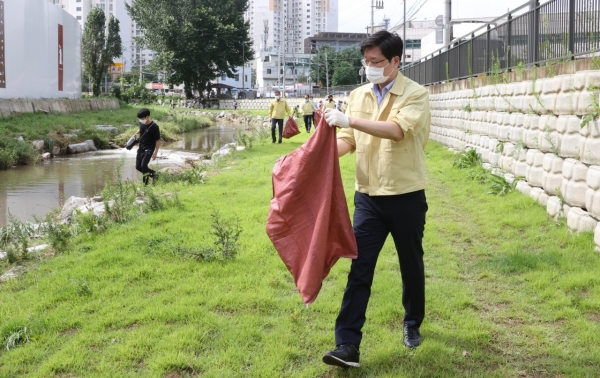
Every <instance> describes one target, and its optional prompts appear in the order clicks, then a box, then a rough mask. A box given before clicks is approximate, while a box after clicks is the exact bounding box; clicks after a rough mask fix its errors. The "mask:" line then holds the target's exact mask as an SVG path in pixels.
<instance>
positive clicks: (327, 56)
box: [310, 45, 362, 86]
mask: <svg viewBox="0 0 600 378" xmlns="http://www.w3.org/2000/svg"><path fill="white" fill-rule="evenodd" d="M361 59H362V55H361V54H360V50H359V49H357V48H345V49H342V50H340V51H335V49H334V48H333V47H331V46H328V45H323V46H320V47H319V49H318V50H317V51H316V52H314V55H313V56H312V64H311V69H310V72H311V80H312V82H313V83H319V82H321V83H322V84H323V86H326V85H327V84H326V82H327V73H326V70H325V67H327V69H328V71H329V85H330V86H331V85H350V84H356V83H360V76H359V74H358V71H359V70H360V68H361V66H362V65H361V63H360V60H361ZM337 71H341V72H340V73H337ZM336 73H337V75H336ZM334 77H336V80H334ZM342 78H343V79H342Z"/></svg>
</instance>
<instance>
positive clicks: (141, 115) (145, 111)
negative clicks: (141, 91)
mask: <svg viewBox="0 0 600 378" xmlns="http://www.w3.org/2000/svg"><path fill="white" fill-rule="evenodd" d="M149 115H150V109H148V108H142V109H140V111H139V112H138V116H137V117H138V118H146V117H148V116H149Z"/></svg>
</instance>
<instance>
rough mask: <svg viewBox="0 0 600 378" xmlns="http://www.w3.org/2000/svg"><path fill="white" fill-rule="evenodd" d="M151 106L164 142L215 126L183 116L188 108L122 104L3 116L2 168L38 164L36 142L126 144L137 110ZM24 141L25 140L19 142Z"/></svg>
mask: <svg viewBox="0 0 600 378" xmlns="http://www.w3.org/2000/svg"><path fill="white" fill-rule="evenodd" d="M142 107H148V108H149V109H150V111H151V113H152V114H151V117H152V118H153V119H155V120H156V121H157V123H158V124H159V125H160V127H161V131H162V134H163V139H164V140H166V141H169V140H175V139H176V138H177V134H180V133H184V132H187V131H191V130H195V129H199V128H203V127H207V126H210V125H212V121H211V120H210V118H208V117H198V116H191V115H184V113H185V112H187V111H188V110H186V109H177V108H176V109H174V110H172V109H170V108H168V107H161V106H146V105H144V106H132V105H125V104H123V105H121V108H120V109H115V110H100V111H86V112H80V113H72V114H49V115H46V114H44V113H33V114H23V115H19V116H12V117H0V134H1V135H3V136H4V140H3V141H0V169H2V168H8V167H11V166H13V165H16V164H31V163H35V161H36V160H37V159H38V157H39V154H38V152H37V151H35V149H34V148H33V147H32V145H31V142H32V141H34V140H44V142H45V143H44V149H45V150H47V151H51V150H52V147H53V146H58V147H59V148H62V149H64V148H66V146H67V144H70V143H78V142H82V141H84V140H88V139H91V140H93V141H94V143H95V145H96V147H98V148H99V149H105V148H108V147H109V142H111V141H112V142H114V143H116V144H117V145H124V144H125V142H126V140H127V139H128V138H129V137H130V136H131V134H133V133H134V132H135V130H136V128H137V125H138V121H137V117H136V115H137V111H138V110H139V109H141V108H142ZM96 125H111V126H114V127H116V128H117V129H119V134H117V135H115V134H111V133H108V132H106V131H102V130H98V129H96ZM19 137H20V138H22V139H23V141H19V140H17V138H19Z"/></svg>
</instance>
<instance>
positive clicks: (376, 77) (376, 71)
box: [366, 62, 392, 84]
mask: <svg viewBox="0 0 600 378" xmlns="http://www.w3.org/2000/svg"><path fill="white" fill-rule="evenodd" d="M390 63H391V62H390ZM390 63H388V64H387V66H389V65H390ZM387 66H385V67H370V66H367V67H366V74H367V80H369V81H370V82H371V83H373V84H381V83H385V82H386V81H387V80H388V79H389V78H390V75H391V74H392V73H391V72H390V75H387V76H384V75H383V71H384V70H385V69H386V67H387Z"/></svg>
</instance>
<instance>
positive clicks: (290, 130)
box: [283, 117, 300, 139]
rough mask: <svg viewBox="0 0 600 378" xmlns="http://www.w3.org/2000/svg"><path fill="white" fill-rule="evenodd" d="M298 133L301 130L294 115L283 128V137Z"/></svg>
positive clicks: (288, 137) (286, 137)
mask: <svg viewBox="0 0 600 378" xmlns="http://www.w3.org/2000/svg"><path fill="white" fill-rule="evenodd" d="M298 134H300V130H298V124H297V123H296V121H294V119H293V118H292V117H288V120H287V122H286V123H285V127H284V128H283V137H284V138H285V139H290V138H291V137H293V136H294V135H298Z"/></svg>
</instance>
